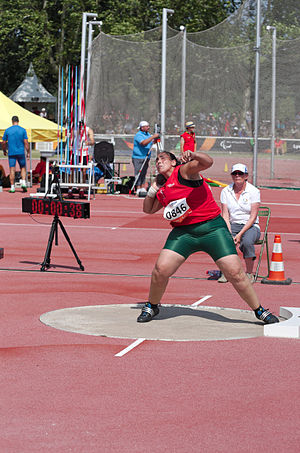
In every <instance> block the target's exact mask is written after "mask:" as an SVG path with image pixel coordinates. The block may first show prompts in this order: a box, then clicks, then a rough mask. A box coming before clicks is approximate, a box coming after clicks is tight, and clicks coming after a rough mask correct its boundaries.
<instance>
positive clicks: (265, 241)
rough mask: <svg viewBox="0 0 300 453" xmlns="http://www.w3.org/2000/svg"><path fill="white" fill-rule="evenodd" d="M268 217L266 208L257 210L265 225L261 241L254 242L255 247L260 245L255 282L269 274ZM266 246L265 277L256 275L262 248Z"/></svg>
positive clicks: (261, 207)
mask: <svg viewBox="0 0 300 453" xmlns="http://www.w3.org/2000/svg"><path fill="white" fill-rule="evenodd" d="M270 216H271V210H270V208H268V207H267V206H260V207H259V209H258V217H265V218H266V224H265V231H264V234H263V237H262V239H259V240H258V241H256V242H255V245H260V246H261V248H260V253H259V258H258V263H257V267H256V271H255V275H254V281H255V282H256V280H257V278H268V277H269V274H270V259H269V244H268V227H269V221H270ZM265 246H266V251H267V266H268V274H267V275H258V273H259V268H260V263H261V260H262V255H263V251H264V247H265Z"/></svg>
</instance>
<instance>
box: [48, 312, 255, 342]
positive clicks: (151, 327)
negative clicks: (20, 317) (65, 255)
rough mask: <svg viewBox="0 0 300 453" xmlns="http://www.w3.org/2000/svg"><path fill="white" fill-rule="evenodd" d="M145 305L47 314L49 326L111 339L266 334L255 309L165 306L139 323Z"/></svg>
mask: <svg viewBox="0 0 300 453" xmlns="http://www.w3.org/2000/svg"><path fill="white" fill-rule="evenodd" d="M141 307H142V305H141V304H139V305H129V304H124V305H123V304H117V305H94V306H86V307H74V308H65V309H62V310H56V311H51V312H48V313H44V314H43V315H42V316H41V317H40V320H41V322H42V323H43V324H46V325H47V326H51V327H54V328H55V329H60V330H65V331H67V332H73V333H80V334H84V335H95V336H102V337H110V338H127V339H136V338H144V339H145V340H165V341H168V340H169V341H209V340H236V339H241V338H253V337H260V336H263V335H264V330H263V329H264V327H263V325H262V324H261V323H259V322H258V321H257V320H256V319H255V317H254V314H253V312H252V311H249V310H237V309H233V308H222V307H206V306H198V307H192V306H188V305H162V306H161V307H160V313H159V315H158V316H156V317H155V318H154V319H153V320H152V321H151V322H148V323H138V322H136V318H137V316H138V315H139V314H140V311H141Z"/></svg>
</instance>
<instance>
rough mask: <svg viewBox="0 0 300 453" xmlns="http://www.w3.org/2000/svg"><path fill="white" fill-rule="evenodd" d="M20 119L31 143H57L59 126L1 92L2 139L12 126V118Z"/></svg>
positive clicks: (0, 122) (0, 118)
mask: <svg viewBox="0 0 300 453" xmlns="http://www.w3.org/2000/svg"><path fill="white" fill-rule="evenodd" d="M14 115H16V116H18V117H19V121H20V126H22V127H24V128H25V129H26V131H27V135H28V141H29V142H54V141H57V130H58V125H57V124H56V123H53V122H52V121H49V120H47V119H45V118H42V117H41V116H38V115H35V114H34V113H31V112H29V111H28V110H26V109H24V108H23V107H21V106H20V105H18V104H16V103H15V102H14V101H12V100H11V99H9V98H8V97H7V96H5V95H4V94H3V93H1V91H0V138H1V139H2V136H3V133H4V131H5V129H7V128H8V127H10V126H11V125H12V123H11V118H12V117H13V116H14Z"/></svg>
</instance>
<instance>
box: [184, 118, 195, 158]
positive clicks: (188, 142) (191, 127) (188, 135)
mask: <svg viewBox="0 0 300 453" xmlns="http://www.w3.org/2000/svg"><path fill="white" fill-rule="evenodd" d="M185 128H186V132H184V133H183V134H182V135H181V136H180V152H181V155H183V153H184V152H185V151H192V152H193V153H194V152H195V151H196V149H197V143H196V134H195V124H194V122H193V121H187V122H186V123H185Z"/></svg>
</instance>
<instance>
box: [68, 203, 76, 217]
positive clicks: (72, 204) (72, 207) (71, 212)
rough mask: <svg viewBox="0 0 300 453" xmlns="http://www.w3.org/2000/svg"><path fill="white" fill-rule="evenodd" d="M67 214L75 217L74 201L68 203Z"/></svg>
mask: <svg viewBox="0 0 300 453" xmlns="http://www.w3.org/2000/svg"><path fill="white" fill-rule="evenodd" d="M69 214H70V217H75V203H70V209H69Z"/></svg>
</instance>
